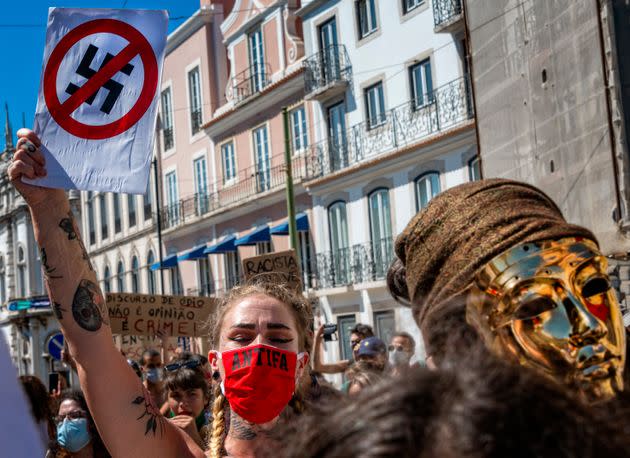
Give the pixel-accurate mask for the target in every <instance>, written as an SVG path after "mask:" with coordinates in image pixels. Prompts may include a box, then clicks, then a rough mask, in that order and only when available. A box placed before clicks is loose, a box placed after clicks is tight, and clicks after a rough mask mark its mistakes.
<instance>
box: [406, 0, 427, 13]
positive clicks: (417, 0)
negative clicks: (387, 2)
mask: <svg viewBox="0 0 630 458" xmlns="http://www.w3.org/2000/svg"><path fill="white" fill-rule="evenodd" d="M402 2H403V12H404V14H407V13H408V12H410V11H412V10H415V9H416V8H418V7H419V6H420V5H422V4H423V3H424V0H402Z"/></svg>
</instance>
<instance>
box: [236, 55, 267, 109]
mask: <svg viewBox="0 0 630 458" xmlns="http://www.w3.org/2000/svg"><path fill="white" fill-rule="evenodd" d="M270 82H271V67H270V66H269V64H268V63H266V62H265V63H261V64H259V65H252V66H251V67H249V68H247V69H245V70H243V71H242V72H241V73H239V74H238V75H236V76H235V77H234V78H232V94H231V97H232V100H234V103H236V104H238V103H241V102H244V101H245V100H247V99H248V98H250V97H252V96H253V95H256V94H257V93H259V92H260V91H262V90H263V89H264V88H265V87H266V86H267V85H268V84H269V83H270Z"/></svg>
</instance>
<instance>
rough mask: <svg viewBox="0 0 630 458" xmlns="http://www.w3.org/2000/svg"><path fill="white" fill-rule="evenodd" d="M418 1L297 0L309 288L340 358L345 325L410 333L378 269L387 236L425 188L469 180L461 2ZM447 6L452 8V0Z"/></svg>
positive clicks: (386, 255) (386, 252) (417, 204)
mask: <svg viewBox="0 0 630 458" xmlns="http://www.w3.org/2000/svg"><path fill="white" fill-rule="evenodd" d="M433 3H434V5H433V8H432V5H431V3H430V2H429V0H358V1H357V0H341V1H334V0H328V1H324V0H310V1H309V0H304V1H303V2H302V7H301V9H300V10H298V11H297V14H298V15H299V16H301V17H302V19H303V31H304V41H305V48H306V55H307V57H306V59H305V71H304V73H305V76H304V77H305V86H306V98H307V99H311V100H313V101H316V102H318V103H317V108H316V109H315V110H314V111H315V120H314V121H313V124H314V125H315V129H314V136H315V139H316V141H315V143H313V144H311V145H310V146H309V153H307V154H308V159H307V174H308V180H307V181H306V183H305V186H306V188H307V189H308V191H309V193H310V194H311V195H312V196H313V222H314V224H315V225H316V227H315V228H314V230H313V233H314V234H315V240H314V242H315V251H316V253H317V255H316V258H317V261H316V262H317V272H318V274H317V284H318V288H317V290H316V294H317V296H319V299H320V304H321V312H322V314H323V317H322V319H323V320H324V321H327V322H336V323H337V324H338V326H339V328H340V330H341V332H340V336H339V344H336V343H333V344H327V346H326V354H325V359H326V360H327V361H334V360H337V359H344V358H349V357H350V347H349V335H348V329H349V328H350V327H352V326H353V325H354V324H355V323H359V322H361V323H365V324H370V325H372V326H373V327H374V330H375V332H376V333H377V335H379V336H380V337H381V338H383V340H388V339H389V336H390V335H391V333H392V332H393V331H395V330H405V331H408V332H411V333H413V334H415V335H416V336H417V337H418V339H417V341H418V348H417V354H418V355H419V357H420V358H422V355H423V349H422V345H421V339H420V338H419V337H420V336H419V333H418V328H417V326H416V324H415V322H414V321H413V319H412V316H411V313H410V310H408V309H406V308H402V307H400V306H398V305H397V304H396V302H395V301H393V299H392V298H391V296H390V294H389V293H388V291H387V288H386V285H385V280H384V278H385V274H386V272H387V269H388V267H389V264H390V263H391V260H392V256H393V240H394V239H395V237H396V235H397V234H399V233H400V232H401V231H402V230H403V229H404V227H405V226H406V224H407V223H408V222H409V220H410V219H411V218H412V216H413V215H414V214H415V213H416V212H417V211H418V210H419V209H420V208H422V207H423V206H424V205H426V203H427V202H428V200H429V199H431V197H433V196H434V195H435V194H437V193H438V192H440V191H441V190H444V189H446V188H449V187H452V186H455V185H457V184H460V183H463V182H466V181H468V180H470V179H475V178H476V177H478V167H477V161H476V154H477V149H476V139H475V125H474V120H473V104H472V98H471V94H470V91H469V89H468V88H469V85H468V78H467V73H468V72H467V65H466V59H465V51H464V50H465V48H466V47H465V43H464V41H463V38H464V32H463V24H462V22H463V21H462V20H461V9H460V10H457V11H454V12H453V13H454V14H451V15H450V16H449V17H448V19H447V20H446V21H445V20H443V19H442V18H443V14H442V11H441V10H440V11H434V8H436V7H440V6H441V5H440V3H444V2H433ZM448 3H449V5H455V6H457V5H459V2H457V1H450V2H448Z"/></svg>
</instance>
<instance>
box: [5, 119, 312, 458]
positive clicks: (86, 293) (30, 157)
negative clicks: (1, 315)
mask: <svg viewBox="0 0 630 458" xmlns="http://www.w3.org/2000/svg"><path fill="white" fill-rule="evenodd" d="M18 137H19V140H18V142H17V145H16V152H15V154H14V155H13V157H12V163H11V165H10V166H9V169H8V174H9V178H10V180H11V182H12V183H13V185H14V186H15V187H16V188H17V190H18V191H19V192H20V193H21V195H22V196H23V197H24V199H25V201H26V202H27V203H28V205H29V208H30V212H31V220H32V224H33V231H34V233H35V238H36V240H37V243H38V244H39V246H40V249H41V250H42V252H44V251H45V253H46V265H45V266H44V272H45V274H46V285H47V289H48V293H49V296H50V299H51V304H52V306H53V309H54V312H55V316H56V317H57V318H58V319H59V323H60V325H61V328H62V330H63V333H64V336H65V338H66V340H67V341H68V345H69V349H70V353H71V354H72V357H73V358H74V360H75V362H76V365H77V371H78V374H79V380H80V383H81V387H82V389H83V391H84V393H85V394H86V398H87V400H88V404H89V407H90V412H91V413H92V415H93V416H94V419H95V421H96V423H97V425H98V429H99V432H100V433H101V436H102V437H103V440H104V442H105V443H106V444H107V448H108V449H109V450H110V452H111V453H112V454H113V455H114V456H120V457H131V456H133V457H135V458H138V457H150V458H154V457H156V456H160V457H178V458H179V457H193V456H194V457H199V458H201V457H203V456H204V453H203V451H202V450H201V448H200V447H199V446H198V445H197V444H196V443H195V442H194V440H193V439H192V438H191V437H190V436H189V435H188V434H186V433H185V432H183V431H182V430H181V428H179V427H177V426H176V425H174V424H172V423H170V422H168V421H167V420H166V419H165V418H164V417H163V416H162V415H161V414H160V412H159V408H158V406H156V405H155V404H154V403H153V402H152V400H151V397H150V396H149V394H148V392H147V390H146V388H144V387H143V386H142V384H141V382H140V380H138V377H137V376H136V374H135V373H134V371H133V370H132V369H131V368H130V367H129V365H128V364H127V362H126V361H125V358H124V357H123V356H122V355H121V354H120V352H119V351H118V350H117V349H116V347H115V346H114V343H113V339H112V332H111V328H110V325H109V315H108V312H107V307H106V306H105V300H104V298H103V295H102V293H101V291H100V289H99V287H98V282H97V279H96V273H95V271H94V269H93V268H92V265H91V263H90V261H89V257H88V255H87V252H86V250H85V246H84V244H83V242H82V240H81V235H80V233H79V229H78V226H77V224H76V222H75V220H74V216H73V215H72V212H71V210H70V205H69V202H68V198H67V196H66V193H65V192H64V191H63V190H60V189H44V188H41V187H38V186H33V185H29V184H26V183H24V182H22V177H27V178H37V177H42V176H44V175H45V174H46V165H45V159H44V156H43V154H42V152H41V149H40V145H41V142H40V140H39V138H38V137H37V135H35V133H34V132H32V131H29V130H28V129H21V130H20V131H18ZM51 272H54V275H50V273H51ZM218 310H219V312H218V316H217V322H216V325H217V326H216V328H215V330H214V333H213V335H212V343H213V345H212V348H213V349H214V353H213V360H212V365H213V371H218V372H219V373H220V377H221V382H222V384H221V386H222V387H223V391H221V390H220V389H219V390H218V391H217V392H216V393H215V401H214V404H213V412H214V422H213V426H212V427H213V430H212V440H211V447H210V449H211V450H210V451H211V452H212V456H220V455H225V454H229V455H253V454H255V453H256V452H257V451H258V450H262V449H265V448H269V447H273V445H274V441H272V440H271V439H270V438H269V437H268V435H267V432H268V431H269V430H270V429H272V428H273V427H274V426H275V425H276V424H277V423H278V422H279V419H280V416H281V415H287V414H289V412H288V411H290V410H291V409H287V405H288V404H289V403H290V402H291V403H292V406H293V407H295V408H297V409H299V408H300V405H301V402H300V400H299V399H298V398H297V397H295V398H294V391H295V386H296V385H299V384H297V383H296V381H297V380H299V378H300V377H301V375H302V373H303V371H304V368H305V366H306V365H307V364H308V359H309V358H308V353H307V352H308V350H309V349H310V334H309V323H310V321H311V319H312V312H311V307H310V304H309V303H308V302H307V301H306V300H305V299H304V298H303V297H302V296H301V295H298V294H296V293H294V292H290V291H288V290H287V289H285V288H283V287H281V286H271V285H259V286H247V287H243V288H238V289H235V290H233V291H232V293H231V294H230V295H229V296H228V297H227V298H226V300H225V301H224V302H223V303H222V304H221V305H220V306H219V308H218ZM112 381H115V383H112ZM296 396H299V394H298V393H296ZM292 399H293V401H292Z"/></svg>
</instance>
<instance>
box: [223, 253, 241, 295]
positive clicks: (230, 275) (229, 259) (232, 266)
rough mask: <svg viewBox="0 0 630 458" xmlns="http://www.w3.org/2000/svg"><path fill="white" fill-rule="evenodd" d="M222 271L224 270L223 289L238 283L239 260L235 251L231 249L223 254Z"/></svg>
mask: <svg viewBox="0 0 630 458" xmlns="http://www.w3.org/2000/svg"><path fill="white" fill-rule="evenodd" d="M223 260H224V265H223V267H224V270H223V271H224V272H225V279H224V284H225V289H226V290H229V289H230V288H232V287H233V286H236V285H238V283H239V280H240V276H241V260H240V259H239V256H238V252H237V251H231V252H228V253H225V254H224V255H223Z"/></svg>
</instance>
